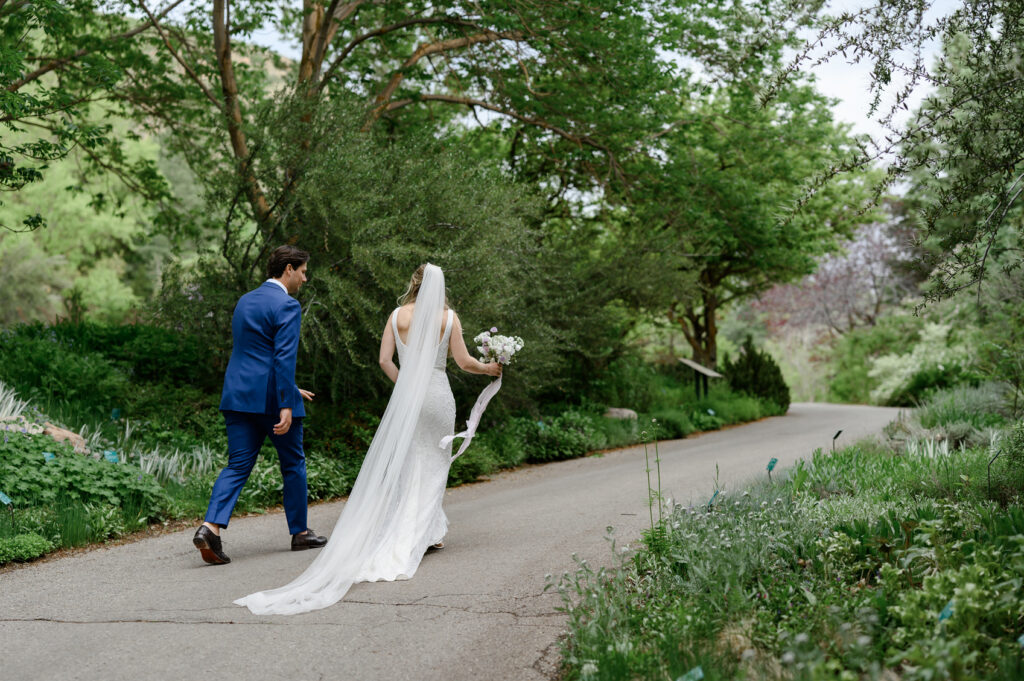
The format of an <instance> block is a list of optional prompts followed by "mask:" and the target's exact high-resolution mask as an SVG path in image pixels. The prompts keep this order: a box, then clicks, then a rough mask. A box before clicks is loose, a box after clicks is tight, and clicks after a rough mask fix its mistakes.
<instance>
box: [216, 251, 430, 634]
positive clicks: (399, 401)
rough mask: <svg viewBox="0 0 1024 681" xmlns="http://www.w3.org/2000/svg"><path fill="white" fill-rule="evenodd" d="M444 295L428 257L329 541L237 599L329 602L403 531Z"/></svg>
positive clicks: (312, 605) (271, 607) (258, 607)
mask: <svg viewBox="0 0 1024 681" xmlns="http://www.w3.org/2000/svg"><path fill="white" fill-rule="evenodd" d="M444 301H445V289H444V273H443V272H442V271H441V269H440V268H439V267H436V266H435V265H427V266H426V268H425V270H424V272H423V282H422V283H421V284H420V290H419V293H418V294H417V297H416V307H415V310H414V311H413V317H412V324H411V326H410V328H409V340H408V341H407V342H406V344H405V346H406V349H405V352H404V354H403V357H402V365H401V369H400V371H399V372H398V381H397V382H396V383H395V387H394V390H393V392H392V393H391V399H390V401H389V402H388V406H387V409H386V410H385V411H384V416H383V417H382V418H381V421H380V426H378V428H377V432H376V434H375V435H374V436H373V441H372V442H371V443H370V447H369V449H368V450H367V452H366V458H365V459H364V460H363V466H362V468H361V469H360V471H359V476H358V477H357V478H356V482H355V485H353V487H352V493H351V494H350V495H349V498H348V501H347V502H346V503H345V506H344V508H343V509H342V511H341V516H340V517H339V518H338V522H337V524H336V525H335V526H334V531H333V532H332V533H331V536H330V541H328V542H327V546H325V547H324V548H323V549H321V550H320V552H319V555H317V557H316V559H315V560H314V561H313V562H312V563H311V564H310V566H309V567H308V568H307V569H306V571H305V572H303V573H302V574H301V575H299V577H298V578H296V579H295V580H294V581H293V582H291V583H290V584H286V585H285V586H282V587H280V588H277V589H271V590H269V591H260V592H259V593H254V594H251V595H249V596H246V597H245V598H240V599H238V600H237V601H235V603H236V604H237V605H244V606H246V607H248V608H249V610H251V611H252V612H253V613H255V614H258V615H262V614H276V615H291V614H296V613H300V612H307V611H309V610H316V609H319V608H326V607H327V606H329V605H333V604H334V603H337V602H338V601H339V600H341V598H342V597H343V596H344V595H345V593H346V592H347V591H348V590H349V587H351V586H352V584H353V583H354V582H356V581H357V579H358V578H360V577H361V576H363V575H361V569H362V568H363V567H364V566H365V565H367V563H368V562H369V561H370V560H371V559H372V558H373V557H374V556H375V555H377V554H378V553H379V552H380V551H382V550H386V549H387V545H388V542H389V541H392V540H393V538H394V537H396V536H399V535H400V534H401V530H402V528H401V527H400V526H399V525H400V523H399V519H400V518H401V514H400V509H401V505H402V503H403V499H404V498H405V497H406V496H408V494H409V493H410V491H411V487H412V486H413V485H414V484H415V481H414V479H413V478H414V475H413V473H414V471H413V470H412V468H413V466H412V463H413V462H412V461H411V457H409V456H408V454H409V450H410V443H411V442H412V436H413V431H414V430H415V428H416V424H417V421H418V420H419V417H420V410H421V408H422V406H423V401H424V397H425V395H426V393H427V388H428V387H429V384H430V378H431V372H432V371H433V370H434V362H435V359H436V356H437V352H438V339H439V338H440V336H441V324H442V317H443V313H444V304H445V303H444Z"/></svg>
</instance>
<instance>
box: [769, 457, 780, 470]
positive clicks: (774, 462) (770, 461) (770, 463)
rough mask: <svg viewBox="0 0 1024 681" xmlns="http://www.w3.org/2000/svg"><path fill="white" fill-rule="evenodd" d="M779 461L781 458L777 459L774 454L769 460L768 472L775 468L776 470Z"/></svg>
mask: <svg viewBox="0 0 1024 681" xmlns="http://www.w3.org/2000/svg"><path fill="white" fill-rule="evenodd" d="M778 462H779V460H778V459H776V458H775V457H774V456H773V457H772V458H771V459H769V460H768V472H769V473H771V472H772V471H773V470H775V464H777V463H778Z"/></svg>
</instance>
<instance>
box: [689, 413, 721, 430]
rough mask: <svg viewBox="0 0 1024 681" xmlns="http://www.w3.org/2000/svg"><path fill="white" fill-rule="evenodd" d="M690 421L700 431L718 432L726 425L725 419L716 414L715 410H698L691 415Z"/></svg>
mask: <svg viewBox="0 0 1024 681" xmlns="http://www.w3.org/2000/svg"><path fill="white" fill-rule="evenodd" d="M690 421H691V422H692V423H693V425H694V427H695V428H696V429H697V430H699V431H706V430H718V429H719V428H721V427H722V426H724V425H726V421H725V419H723V418H722V417H721V416H719V415H718V414H716V413H715V410H714V409H710V408H709V409H696V410H694V411H693V412H692V413H691V414H690Z"/></svg>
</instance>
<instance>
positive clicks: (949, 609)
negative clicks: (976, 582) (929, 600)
mask: <svg viewBox="0 0 1024 681" xmlns="http://www.w3.org/2000/svg"><path fill="white" fill-rule="evenodd" d="M952 616H953V599H952V598H951V599H949V603H946V607H945V608H943V609H942V612H940V613H939V621H940V622H945V621H946V620H948V619H949V618H950V617H952Z"/></svg>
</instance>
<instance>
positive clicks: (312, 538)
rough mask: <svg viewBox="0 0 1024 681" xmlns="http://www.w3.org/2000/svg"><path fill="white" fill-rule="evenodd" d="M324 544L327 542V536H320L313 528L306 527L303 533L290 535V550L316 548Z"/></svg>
mask: <svg viewBox="0 0 1024 681" xmlns="http://www.w3.org/2000/svg"><path fill="white" fill-rule="evenodd" d="M325 544H327V537H321V536H319V535H317V533H316V532H314V531H313V530H308V529H307V530H306V531H305V532H304V533H301V534H293V535H292V551H305V550H306V549H318V548H320V547H321V546H324V545H325Z"/></svg>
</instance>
